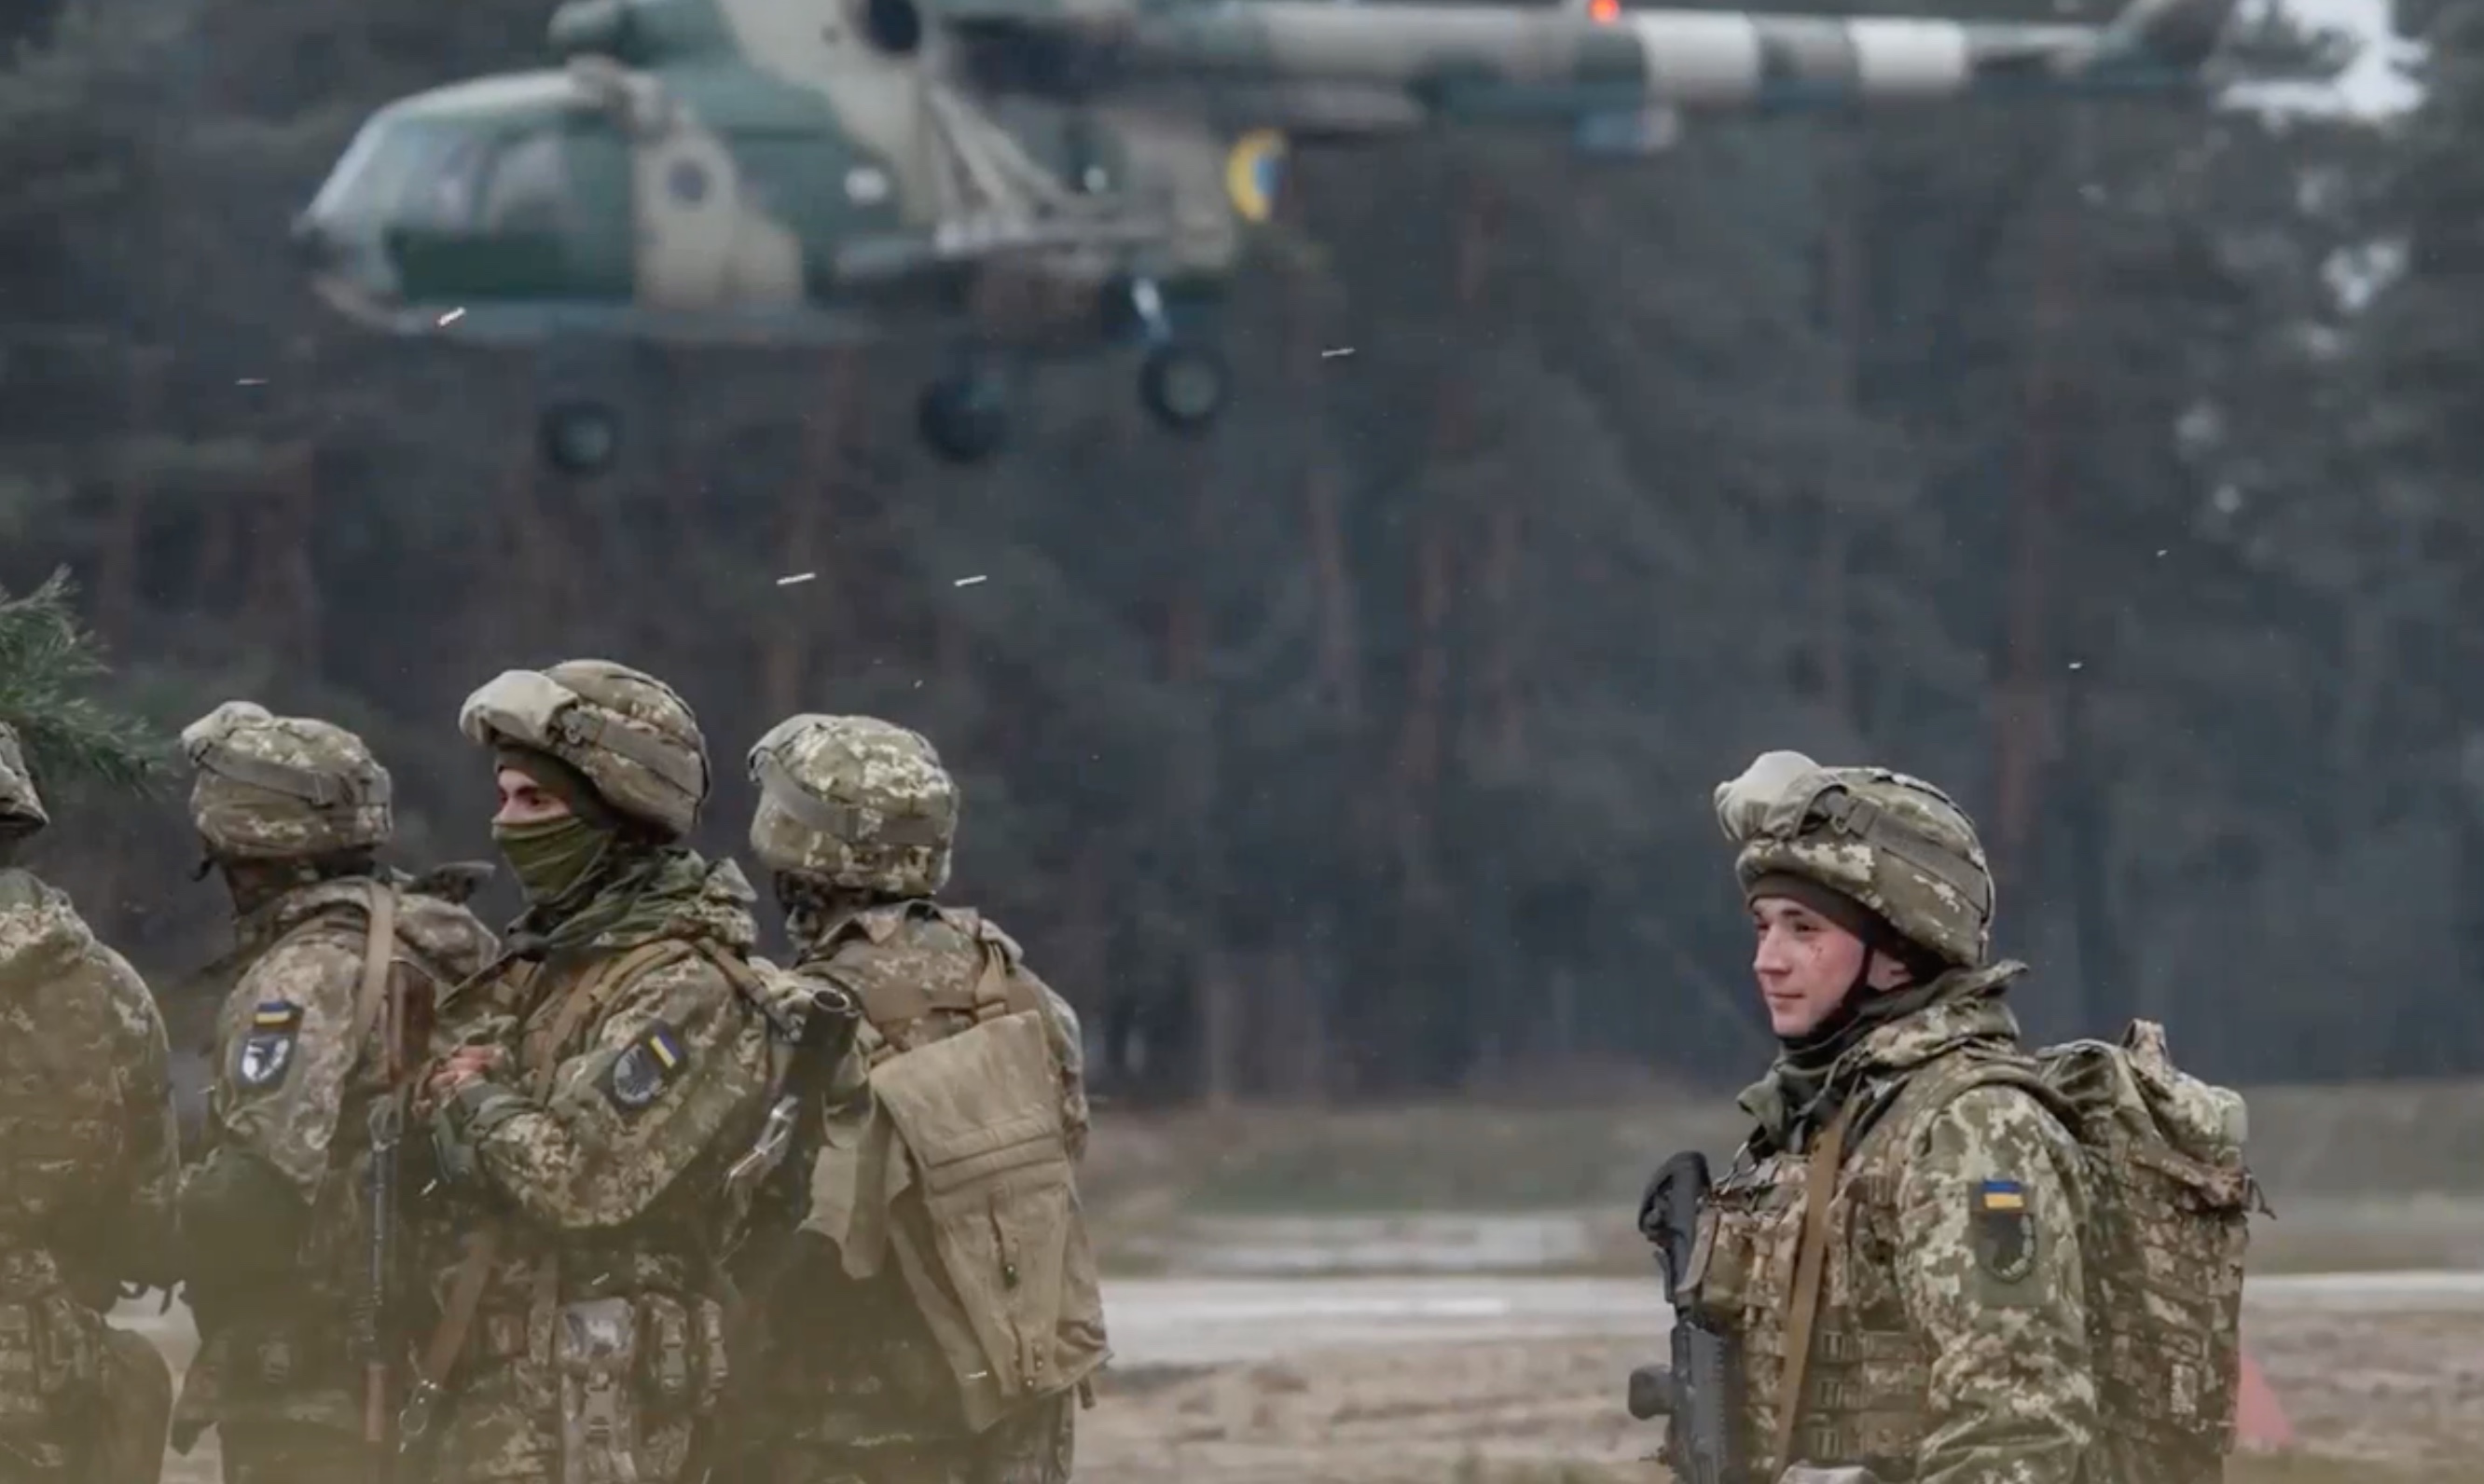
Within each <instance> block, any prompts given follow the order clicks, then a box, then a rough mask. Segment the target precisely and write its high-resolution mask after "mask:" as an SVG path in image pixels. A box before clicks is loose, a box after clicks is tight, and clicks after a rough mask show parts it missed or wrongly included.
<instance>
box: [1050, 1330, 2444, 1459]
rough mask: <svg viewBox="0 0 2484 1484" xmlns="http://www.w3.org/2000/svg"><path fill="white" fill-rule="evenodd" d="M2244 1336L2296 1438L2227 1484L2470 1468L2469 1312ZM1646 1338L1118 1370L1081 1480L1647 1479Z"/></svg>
mask: <svg viewBox="0 0 2484 1484" xmlns="http://www.w3.org/2000/svg"><path fill="white" fill-rule="evenodd" d="M2248 1338H2249V1342H2250V1345H2251V1347H2252V1351H2253V1353H2254V1354H2255V1356H2256V1357H2257V1358H2258V1360H2259V1362H2260V1363H2261V1365H2262V1366H2263V1368H2264V1369H2265V1371H2266V1373H2267V1375H2268V1378H2269V1381H2270V1384H2271V1385H2272V1386H2273V1387H2274V1388H2275V1389H2276V1390H2277V1392H2278V1394H2279V1396H2280V1398H2281V1399H2282V1402H2283V1403H2284V1405H2285V1407H2286V1409H2287V1412H2288V1414H2289V1416H2290V1418H2291V1420H2292V1421H2293V1423H2294V1425H2295V1427H2296V1429H2297V1432H2298V1434H2299V1436H2300V1441H2301V1444H2302V1446H2301V1448H2300V1450H2299V1451H2298V1452H2297V1453H2295V1454H2294V1455H2292V1456H2286V1457H2266V1458H2254V1457H2247V1458H2244V1459H2241V1460H2238V1461H2237V1464H2236V1466H2235V1468H2234V1469H2233V1471H2232V1474H2231V1484H2280V1481H2287V1484H2311V1481H2323V1484H2326V1481H2330V1480H2335V1481H2336V1484H2344V1481H2346V1480H2348V1479H2353V1480H2355V1481H2357V1484H2397V1481H2401V1480H2403V1481H2408V1484H2412V1481H2414V1480H2417V1479H2421V1480H2425V1481H2427V1484H2469V1481H2477V1480H2484V1311H2476V1310H2473V1309H2464V1310H2460V1311H2455V1312H2448V1313H2435V1314H2381V1315H2372V1316H2368V1317H2364V1316H2357V1315H2354V1314H2351V1313H2338V1312H2330V1311H2299V1312H2289V1311H2285V1310H2277V1309H2260V1310H2258V1311H2256V1312H2255V1313H2254V1314H2253V1315H2252V1317H2251V1322H2250V1333H2249V1336H2248ZM1650 1349H1651V1346H1650V1345H1649V1344H1643V1343H1640V1342H1638V1341H1635V1340H1631V1339H1619V1338H1613V1337H1609V1336H1606V1337H1583V1336H1582V1337H1578V1338H1527V1339H1512V1340H1495V1341H1486V1342H1482V1343H1459V1344H1419V1345H1404V1346H1387V1347H1372V1348H1350V1349H1337V1350H1329V1351H1324V1352H1314V1353H1309V1354H1303V1355H1298V1356H1293V1357H1289V1358H1287V1359H1284V1360H1282V1361H1274V1362H1262V1363H1256V1364H1248V1365H1233V1366H1227V1367H1222V1368H1215V1369H1204V1370H1201V1369H1191V1368H1187V1367H1184V1368H1173V1367H1164V1368H1158V1369H1156V1370H1153V1371H1146V1370H1136V1369H1133V1370H1129V1371H1125V1372H1123V1373H1121V1374H1119V1375H1116V1376H1114V1377H1113V1378H1111V1381H1110V1383H1109V1385H1108V1387H1107V1388H1106V1389H1105V1390H1104V1394H1103V1395H1101V1396H1100V1397H1099V1402H1098V1405H1097V1407H1096V1408H1095V1410H1094V1411H1093V1412H1090V1413H1088V1414H1087V1415H1086V1417H1084V1418H1083V1419H1082V1422H1081V1431H1080V1437H1079V1470H1078V1474H1079V1477H1080V1479H1081V1480H1083V1481H1087V1484H1169V1481H1172V1480H1176V1479H1177V1480H1180V1481H1181V1484H1305V1481H1310V1480H1319V1481H1334V1484H1400V1481H1403V1484H1416V1481H1418V1480H1419V1481H1425V1484H1437V1481H1441V1480H1445V1479H1460V1480H1470V1481H1474V1484H1504V1481H1505V1484H1522V1481H1523V1484H1556V1481H1560V1484H1589V1481H1604V1480H1623V1479H1632V1480H1639V1481H1648V1480H1658V1479H1661V1478H1663V1477H1664V1473H1663V1471H1662V1469H1661V1467H1660V1466H1658V1465H1655V1464H1653V1463H1645V1462H1641V1461H1640V1460H1641V1458H1642V1455H1644V1454H1646V1453H1648V1452H1650V1451H1652V1450H1653V1448H1654V1446H1655V1444H1656V1439H1657V1436H1658V1431H1659V1428H1660V1427H1661V1424H1649V1423H1638V1422H1634V1421H1632V1420H1631V1418H1630V1417H1629V1415H1628V1414H1627V1413H1625V1412H1624V1411H1623V1410H1622V1405H1621V1390H1622V1378H1623V1377H1625V1376H1626V1375H1628V1373H1629V1371H1630V1369H1631V1367H1632V1366H1633V1365H1635V1364H1639V1363H1645V1362H1646V1361H1648V1360H1649V1359H1651V1358H1652V1357H1651V1356H1650V1354H1649V1351H1650Z"/></svg>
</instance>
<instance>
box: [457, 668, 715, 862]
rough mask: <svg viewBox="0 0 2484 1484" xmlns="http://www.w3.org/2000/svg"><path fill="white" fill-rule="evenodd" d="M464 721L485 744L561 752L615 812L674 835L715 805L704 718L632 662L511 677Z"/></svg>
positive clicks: (475, 699) (487, 689) (476, 696)
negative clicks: (702, 808)
mask: <svg viewBox="0 0 2484 1484" xmlns="http://www.w3.org/2000/svg"><path fill="white" fill-rule="evenodd" d="M457 722H458V726H459V729H460V730H462V731H463V732H464V733H465V734H466V736H467V738H468V739H469V740H470V741H472V742H477V743H479V744H481V745H484V746H490V745H493V744H494V743H495V742H500V741H507V742H515V743H517V744H518V745H520V746H524V747H532V748H534V749H536V750H537V751H541V752H548V753H550V754H552V755H553V756H554V757H556V758H558V759H560V760H561V761H562V762H564V763H566V764H568V765H569V766H570V767H572V768H574V769H578V771H579V772H580V773H581V774H582V775H584V777H585V778H586V781H587V782H588V783H590V784H592V785H594V787H595V792H596V794H597V795H598V796H600V797H602V798H603V800H604V801H605V802H606V803H607V804H609V805H610V806H611V807H612V808H613V809H614V810H615V811H617V812H618V813H620V814H623V815H625V816H627V817H629V818H630V819H633V820H635V821H637V822H639V823H642V824H648V825H653V826H654V827H655V828H656V829H657V830H659V831H661V832H662V834H663V835H664V836H665V837H666V838H668V839H679V838H681V837H682V836H684V835H687V834H689V832H690V830H691V829H692V827H694V826H695V825H696V824H697V823H698V813H699V806H700V805H701V804H702V803H704V802H706V800H707V794H708V788H709V786H710V784H711V782H712V779H711V776H710V769H709V767H708V755H707V738H706V736H705V735H704V734H702V733H701V732H700V731H699V724H698V717H697V716H696V715H692V713H691V711H690V708H689V703H688V702H686V701H684V700H683V699H682V698H681V696H680V695H679V694H677V693H675V691H674V690H673V688H671V687H670V686H667V685H665V684H664V683H663V682H662V681H661V680H658V679H656V678H655V677H654V676H652V675H649V674H648V673H646V672H645V671H643V670H634V669H632V668H631V667H630V666H628V665H626V664H615V663H614V662H612V661H609V660H564V661H561V662H560V663H558V664H555V665H552V666H549V667H548V668H545V669H542V670H509V671H504V672H503V673H501V674H500V676H498V677H496V678H495V679H493V680H491V681H490V682H488V683H486V684H485V685H483V686H481V687H479V688H477V689H476V690H475V691H474V693H473V694H472V695H470V696H468V697H467V698H466V704H465V705H464V707H462V708H461V709H460V710H459V713H458V718H457Z"/></svg>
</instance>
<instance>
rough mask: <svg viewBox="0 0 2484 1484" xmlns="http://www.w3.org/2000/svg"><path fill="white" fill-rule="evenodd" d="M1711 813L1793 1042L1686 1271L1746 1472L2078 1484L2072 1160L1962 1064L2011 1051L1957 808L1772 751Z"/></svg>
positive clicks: (2090, 1432)
mask: <svg viewBox="0 0 2484 1484" xmlns="http://www.w3.org/2000/svg"><path fill="white" fill-rule="evenodd" d="M1716 814H1717V819H1718V822H1719V823H1721V824H1722V826H1723V827H1724V830H1725V833H1726V835H1727V837H1728V838H1729V839H1731V840H1732V841H1733V842H1734V843H1735V844H1736V846H1737V847H1738V848H1739V850H1740V854H1739V856H1738V858H1737V859H1736V862H1735V869H1736V874H1737V876H1738V877H1740V878H1741V881H1742V890H1743V893H1744V896H1745V899H1746V900H1747V902H1748V904H1749V906H1750V913H1751V919H1752V922H1753V924H1754V926H1755V928H1756V930H1757V932H1758V936H1759V943H1758V950H1757V954H1756V957H1755V959H1754V965H1753V966H1754V969H1755V971H1756V973H1757V975H1758V978H1759V981H1760V989H1761V993H1762V995H1763V997H1764V998H1765V1000H1766V1002H1767V1007H1768V1012H1769V1021H1770V1024H1771V1027H1772V1029H1773V1030H1774V1031H1775V1033H1776V1035H1777V1038H1778V1040H1779V1042H1780V1044H1781V1046H1782V1050H1781V1051H1780V1053H1779V1055H1778V1058H1777V1061H1776V1065H1775V1066H1774V1067H1773V1068H1772V1069H1771V1070H1770V1071H1769V1075H1768V1077H1767V1078H1766V1079H1765V1080H1763V1081H1761V1082H1760V1083H1759V1084H1758V1085H1757V1086H1755V1087H1753V1088H1751V1089H1750V1090H1748V1091H1747V1092H1745V1093H1743V1094H1742V1108H1743V1109H1744V1110H1745V1111H1746V1112H1748V1113H1749V1114H1750V1115H1751V1116H1752V1118H1753V1120H1755V1121H1756V1123H1757V1128H1756V1130H1755V1131H1754V1132H1753V1133H1752V1134H1751V1136H1750V1139H1749V1142H1748V1143H1747V1144H1746V1145H1745V1146H1744V1147H1743V1149H1742V1155H1741V1157H1740V1158H1738V1159H1737V1161H1736V1162H1735V1167H1734V1169H1733V1170H1732V1172H1731V1173H1730V1174H1728V1175H1727V1176H1726V1177H1725V1178H1724V1179H1722V1180H1720V1181H1719V1182H1718V1183H1717V1185H1716V1187H1715V1190H1714V1191H1713V1192H1712V1193H1711V1199H1710V1201H1709V1202H1708V1204H1707V1208H1706V1210H1705V1211H1704V1213H1703V1216H1702V1222H1701V1228H1702V1229H1701V1231H1700V1233H1699V1241H1698V1246H1697V1254H1698V1255H1694V1256H1693V1258H1692V1259H1691V1268H1692V1271H1691V1272H1690V1273H1689V1275H1688V1279H1689V1283H1688V1294H1689V1296H1690V1298H1691V1299H1692V1301H1694V1302H1696V1303H1698V1304H1700V1305H1702V1306H1704V1307H1705V1308H1706V1309H1708V1310H1709V1311H1710V1312H1711V1313H1712V1314H1714V1315H1715V1316H1717V1317H1718V1318H1719V1319H1720V1320H1721V1321H1722V1322H1723V1323H1724V1325H1725V1326H1726V1328H1727V1329H1728V1331H1729V1333H1731V1334H1732V1336H1733V1337H1734V1339H1735V1340H1736V1341H1737V1344H1736V1346H1735V1348H1736V1351H1737V1353H1738V1354H1739V1355H1740V1357H1741V1362H1740V1365H1741V1372H1742V1374H1741V1376H1740V1377H1739V1381H1740V1387H1741V1395H1742V1404H1743V1405H1742V1412H1743V1416H1744V1417H1745V1418H1746V1420H1747V1425H1746V1427H1745V1429H1744V1436H1743V1438H1742V1447H1743V1455H1742V1456H1743V1457H1745V1458H1746V1459H1748V1460H1750V1461H1751V1470H1750V1476H1751V1477H1753V1478H1761V1479H1780V1478H1781V1479H1783V1480H1785V1481H1788V1484H1867V1481H1871V1480H1900V1479H1904V1480H1912V1481H1915V1484H2074V1481H2078V1480H2080V1479H2082V1478H2087V1477H2092V1476H2093V1475H2092V1474H2091V1473H2089V1472H2088V1469H2089V1462H2088V1461H2089V1459H2090V1456H2091V1449H2092V1447H2093V1443H2094V1437H2095V1431H2096V1425H2097V1390H2096V1385H2095V1378H2094V1374H2093V1368H2092V1366H2091V1360H2090V1354H2089V1350H2090V1346H2089V1332H2088V1325H2087V1316H2086V1300H2085V1297H2084V1294H2085V1287H2084V1275H2083V1272H2082V1266H2081V1262H2082V1254H2081V1242H2082V1228H2083V1223H2084V1218H2085V1212H2086V1207H2085V1201H2086V1193H2085V1190H2084V1180H2085V1174H2084V1170H2085V1166H2084V1165H2083V1163H2082V1156H2081V1152H2080V1147H2079V1146H2078V1144H2077V1143H2076V1142H2075V1140H2074V1138H2073V1136H2072V1134H2071V1132H2070V1131H2069V1130H2068V1129H2067V1128H2066V1126H2065V1125H2064V1123H2063V1122H2062V1121H2061V1120H2060V1119H2059V1118H2058V1117H2057V1116H2056V1114H2055V1112H2054V1111H2053V1110H2052V1109H2051V1108H2050V1107H2048V1106H2047V1105H2046V1104H2045V1103H2044V1102H2042V1101H2040V1100H2039V1098H2038V1097H2037V1096H2035V1095H2033V1094H2032V1093H2030V1092H2029V1091H2028V1090H2027V1089H2026V1088H2024V1087H2019V1086H2012V1085H2005V1084H1995V1083H1991V1082H1989V1081H1985V1080H1980V1079H1979V1076H1978V1072H1979V1068H1988V1067H1989V1066H1990V1065H1991V1064H1992V1063H1994V1062H1996V1061H2002V1062H2025V1061H2026V1058H2025V1057H2024V1054H2023V1052H2022V1049H2021V1047H2020V1044H2019V1039H2018V1026H2017V1022H2016V1021H2015V1019H2014V1018H2013V1017H2012V1014H2011V1012H2010V1009H2009V1007H2008V1005H2007V1004H2006V1003H2005V1001H2004V992H2005V991H2006V989H2007V988H2008V986H2009V985H2011V984H2012V982H2013V981H2014V980H2016V979H2017V978H2018V977H2019V976H2020V975H2021V974H2022V973H2023V972H2024V967H2023V966H2022V965H2020V964H2017V963H2012V962H1992V961H1989V960H1988V947H1989V942H1990V930H1991V923H1992V906H1993V883H1992V878H1991V875H1990V872H1989V870H1988V868H1987V867H1986V865H1985V856H1984V850H1983V847H1982V845H1981V844H1980V843H1979V842H1978V840H1977V838H1976V834H1975V829H1974V826H1973V824H1972V823H1970V822H1969V821H1968V820H1967V818H1966V816H1965V815H1964V814H1963V813H1962V812H1960V811H1959V810H1958V807H1957V806H1956V805H1955V804H1954V803H1952V802H1951V801H1950V800H1949V799H1948V798H1947V797H1946V796H1943V795H1942V794H1940V793H1939V792H1938V791H1937V790H1935V789H1933V788H1932V787H1931V785H1929V784H1926V783H1923V782H1921V781H1919V780H1917V779H1913V778H1909V777H1906V776H1904V775H1903V774H1900V773H1895V772H1890V771H1887V770H1885V769H1872V768H1840V769H1823V768H1821V767H1819V766H1818V765H1816V764H1814V763H1812V762H1811V760H1810V759H1808V758H1804V757H1801V756H1800V755H1798V754H1794V753H1783V752H1778V753H1769V754H1766V755H1764V756H1763V757H1761V758H1760V759H1759V760H1757V761H1756V762H1754V763H1753V764H1752V766H1751V768H1750V769H1748V770H1747V771H1745V772H1744V773H1743V774H1742V776H1741V777H1740V778H1737V779H1735V780H1734V781H1732V782H1730V783H1727V784H1724V785H1720V786H1719V787H1718V789H1717V791H1716ZM2028 1065H2029V1066H2031V1067H2032V1063H2030V1064H2028ZM1806 1289H1808V1290H1809V1291H1808V1292H1806V1291H1804V1290H1806Z"/></svg>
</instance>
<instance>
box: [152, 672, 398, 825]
mask: <svg viewBox="0 0 2484 1484" xmlns="http://www.w3.org/2000/svg"><path fill="white" fill-rule="evenodd" d="M181 751H182V753H183V754H184V755H185V756H187V757H188V758H189V760H190V765H191V767H192V768H193V769H196V777H195V778H194V779H193V780H192V782H191V785H190V821H191V823H193V824H194V825H195V826H197V828H198V831H199V834H200V836H201V838H202V839H204V840H205V841H206V842H207V847H208V849H210V850H214V851H215V852H216V853H217V854H219V855H222V856H225V857H227V858H229V859H232V860H286V859H298V858H301V857H305V856H315V855H329V854H335V853H338V852H340V851H345V850H367V849H370V848H372V847H376V846H380V845H385V844H386V843H387V842H388V840H389V838H390V836H391V835H392V834H393V833H394V832H395V828H396V821H395V816H394V814H393V812H392V805H391V802H390V795H391V792H392V781H391V779H390V777H389V771H388V769H386V768H383V767H381V766H380V762H379V760H378V759H377V758H375V757H373V756H372V755H371V750H370V748H369V747H368V746H366V745H365V744H364V742H363V740H362V739H361V738H359V737H357V736H355V735H354V734H353V733H351V732H348V731H346V730H345V729H344V728H343V727H340V726H337V725H334V724H333V723H330V722H326V721H320V720H316V719H314V718H311V717H308V716H277V715H270V714H269V713H268V711H267V709H266V708H265V707H262V706H258V705H256V704H254V703H252V702H249V701H227V702H225V703H224V704H223V705H221V706H218V707H217V708H216V709H215V710H213V711H211V712H209V713H207V714H206V715H203V716H202V717H200V718H199V719H198V720H196V721H193V722H191V723H190V724H189V725H188V726H186V727H184V728H182V729H181Z"/></svg>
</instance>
